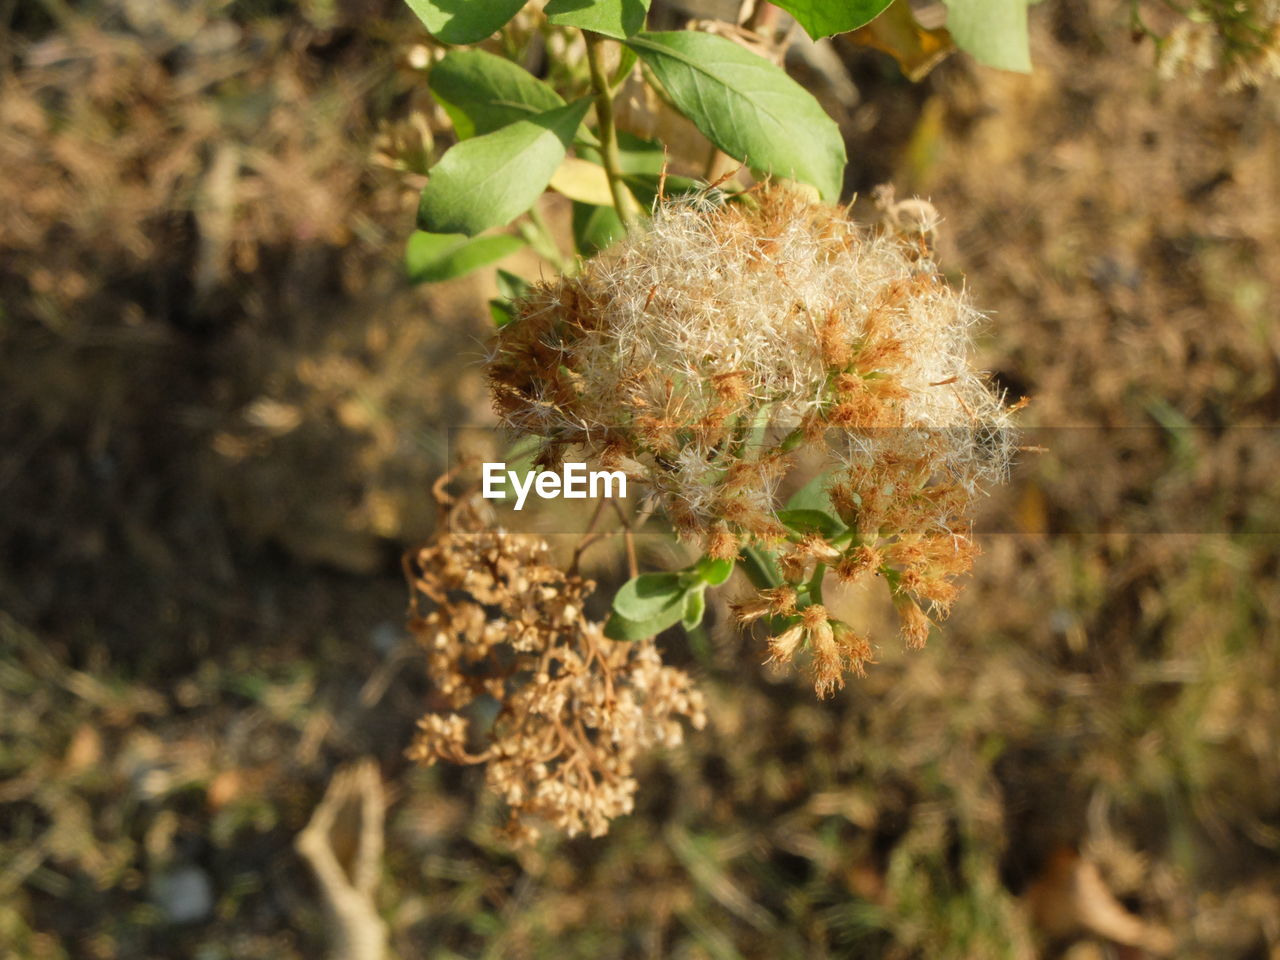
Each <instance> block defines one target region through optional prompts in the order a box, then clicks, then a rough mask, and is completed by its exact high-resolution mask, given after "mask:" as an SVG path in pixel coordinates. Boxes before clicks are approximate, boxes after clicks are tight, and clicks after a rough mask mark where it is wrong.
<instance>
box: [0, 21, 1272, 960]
mask: <svg viewBox="0 0 1280 960" xmlns="http://www.w3.org/2000/svg"><path fill="white" fill-rule="evenodd" d="M654 8H655V14H654V15H655V17H667V18H668V20H667V21H666V22H672V23H674V22H678V21H679V19H680V18H681V17H682V16H684V15H685V13H687V12H689V11H680V10H675V9H673V8H672V7H671V6H670V5H669V4H667V5H663V4H661V3H658V2H656V0H655V4H654ZM692 12H694V13H698V12H702V13H706V12H707V11H697V10H695V11H692ZM1031 22H1032V53H1033V59H1034V61H1035V71H1034V73H1032V74H1031V75H1030V76H1020V75H1014V74H1005V73H1000V72H997V71H993V70H988V69H985V68H981V67H978V66H975V65H974V64H973V63H972V61H971V60H969V59H968V58H966V57H964V56H962V55H959V56H953V57H951V58H950V59H948V60H946V61H945V62H943V63H942V64H941V65H940V66H939V67H938V68H937V69H936V70H934V71H933V72H932V73H931V74H930V75H929V76H928V77H927V78H926V79H925V80H924V81H923V82H921V83H919V84H913V83H910V82H908V81H907V80H905V79H904V78H903V77H902V74H901V72H900V70H899V68H898V67H897V65H896V64H895V63H894V61H893V60H892V59H890V58H889V57H887V56H884V55H882V54H880V53H877V52H874V51H872V50H868V49H866V48H865V47H854V46H851V45H848V44H845V43H843V42H838V43H836V44H834V45H831V46H830V47H829V48H828V49H827V50H826V51H825V52H824V53H822V54H820V55H814V54H807V55H805V56H803V57H800V58H798V59H797V60H796V61H795V62H794V63H793V67H794V69H795V71H796V75H797V76H798V77H800V78H801V79H802V80H804V82H806V83H807V84H809V85H810V86H812V88H813V89H815V91H816V92H818V94H819V96H820V97H821V98H822V99H823V102H824V105H825V106H826V107H827V108H828V109H829V110H831V111H832V113H833V115H835V116H836V118H837V119H838V120H839V121H840V123H841V125H842V128H843V130H844V133H845V136H846V139H847V143H848V147H849V156H850V165H849V173H848V182H847V185H846V186H847V192H848V193H849V194H850V195H851V194H852V193H853V192H855V191H857V192H860V193H862V194H863V195H866V194H868V193H869V191H870V190H871V188H873V187H874V186H876V185H877V184H880V183H885V182H888V183H892V184H893V185H894V186H895V187H896V189H897V192H898V195H899V196H906V195H910V194H912V193H918V194H920V195H922V196H928V197H930V198H931V199H932V201H933V202H934V204H935V205H936V206H937V208H938V209H939V211H940V212H941V214H942V216H943V218H944V222H943V225H942V228H941V232H940V249H941V261H942V263H943V265H944V267H945V269H946V270H948V272H950V273H952V274H953V275H954V277H955V279H956V281H957V282H961V281H962V278H963V282H964V283H965V284H966V285H967V287H968V289H969V290H970V292H971V295H972V297H973V299H974V301H975V302H976V303H977V304H978V305H979V306H980V307H982V308H983V309H985V310H986V311H987V312H988V313H989V314H990V316H991V322H990V324H989V325H988V327H987V329H986V331H985V334H984V339H983V342H982V355H981V358H980V359H981V363H982V365H983V366H984V367H985V368H987V369H989V370H991V371H992V372H993V373H994V375H995V376H996V377H997V378H998V379H999V380H1000V382H1001V383H1003V384H1004V385H1005V386H1006V387H1007V388H1008V389H1009V390H1010V392H1011V394H1012V395H1013V396H1015V397H1016V396H1019V395H1023V394H1025V395H1027V396H1029V397H1031V398H1032V403H1031V405H1030V406H1029V407H1028V408H1027V410H1026V411H1025V412H1024V414H1023V417H1024V421H1025V422H1026V423H1027V424H1028V426H1029V427H1030V428H1031V430H1030V434H1029V436H1030V437H1031V438H1032V441H1031V442H1034V443H1037V444H1039V445H1041V446H1044V447H1046V448H1047V452H1044V453H1039V454H1030V453H1029V454H1027V455H1026V456H1025V457H1024V459H1023V463H1022V465H1021V466H1020V467H1019V469H1018V472H1017V476H1016V477H1015V481H1014V483H1013V484H1011V485H1010V487H1009V488H1008V489H1006V490H1004V491H1002V492H1001V493H1000V494H999V495H998V496H997V497H996V498H995V499H993V501H992V503H991V505H990V507H989V510H988V514H987V516H986V517H985V518H984V525H985V528H986V529H989V530H990V531H992V532H990V533H989V534H987V535H985V536H984V537H983V538H982V545H983V547H984V550H985V556H983V557H982V558H980V560H979V562H978V564H977V567H976V569H975V572H974V574H973V575H972V577H970V578H969V585H968V588H967V590H966V591H965V593H964V594H963V595H962V598H961V600H960V602H959V603H958V604H957V608H956V612H955V614H954V615H953V617H952V619H951V620H950V621H949V622H948V623H947V624H946V625H945V627H944V629H943V631H942V632H941V633H940V634H939V635H935V637H934V638H933V639H932V640H931V642H930V645H929V647H928V649H926V650H924V651H921V652H906V651H902V650H899V649H898V648H897V646H896V644H894V643H886V644H885V646H884V648H883V650H882V652H881V656H880V662H879V664H878V665H876V666H875V667H874V669H872V671H871V673H870V676H869V677H868V678H867V679H866V680H863V681H857V682H855V683H853V684H852V685H851V686H850V687H849V688H847V689H846V690H844V691H843V692H841V693H840V694H839V695H837V696H836V697H835V698H834V699H833V700H829V701H825V702H819V701H816V700H815V699H814V697H813V693H812V687H811V685H810V684H808V683H806V682H805V681H804V680H803V679H800V680H796V679H794V678H791V677H787V676H776V675H771V674H768V673H767V672H765V671H763V670H761V669H760V667H759V663H760V661H761V660H762V659H763V653H762V650H761V644H760V642H759V640H757V639H752V638H751V637H749V636H742V635H740V634H739V633H738V632H737V631H736V630H734V629H732V628H730V627H728V626H727V625H725V623H724V619H725V618H724V615H723V610H722V609H721V610H720V611H713V613H712V616H713V618H715V619H717V620H718V623H719V626H718V627H717V628H716V629H713V631H712V632H711V636H710V640H709V642H708V643H707V644H704V645H690V644H689V643H687V642H686V641H685V640H684V639H683V638H682V637H681V636H678V635H677V636H672V637H669V638H667V642H666V643H665V644H664V646H665V648H666V649H667V651H668V653H669V657H670V659H671V660H672V662H675V663H677V664H680V665H682V666H684V667H685V668H686V669H689V670H690V671H692V672H694V673H695V674H696V675H697V676H698V678H699V680H700V682H701V684H702V686H703V688H704V689H705V690H706V692H707V694H708V697H709V698H710V701H711V709H710V711H709V712H710V724H709V727H708V729H707V730H705V731H703V732H701V733H693V734H691V735H690V736H689V738H688V743H687V745H686V747H685V748H684V749H683V750H682V751H680V752H678V753H675V754H669V755H662V756H657V757H654V758H651V759H650V760H648V761H647V762H646V763H645V764H644V765H643V766H642V768H641V773H640V780H641V786H640V791H639V796H638V806H637V810H636V813H635V814H634V815H633V816H631V817H627V818H623V819H620V820H619V821H617V822H616V823H615V824H614V826H613V829H612V831H611V833H610V834H609V835H608V836H607V837H605V838H603V839H600V840H590V839H585V838H578V839H575V840H572V841H560V842H548V843H546V844H544V845H543V846H540V847H538V848H536V849H532V850H526V851H523V852H512V851H511V850H509V849H508V848H506V847H505V846H504V845H503V844H502V842H501V840H500V837H499V835H498V829H497V828H498V827H499V826H500V825H501V823H502V813H501V810H500V809H498V808H497V806H496V805H495V804H494V802H493V801H492V800H491V798H490V797H489V795H488V794H487V793H485V791H484V790H483V786H482V776H483V774H482V772H481V771H479V770H474V769H467V770H460V769H452V768H432V769H426V770H424V769H417V768H415V767H413V766H412V765H411V764H409V763H408V762H407V761H406V760H405V759H404V758H403V751H404V749H405V747H406V746H407V745H408V743H409V740H410V738H411V736H412V732H413V729H414V721H415V720H416V718H417V717H418V716H419V715H420V714H421V713H422V712H423V710H424V709H425V706H426V704H427V700H428V692H429V683H428V680H427V678H426V676H425V673H424V669H423V662H422V659H421V657H420V656H419V655H418V654H417V652H416V651H415V648H414V646H413V644H412V642H411V641H410V640H409V639H408V637H407V634H406V632H405V630H404V626H403V622H404V609H405V604H406V601H407V590H406V587H405V584H404V579H403V575H402V572H401V557H402V555H403V553H404V552H405V551H406V550H407V549H410V548H412V547H413V546H415V545H416V544H419V543H421V542H422V541H423V540H424V539H425V538H426V537H427V536H428V535H429V533H430V531H431V528H432V524H433V518H434V513H435V507H434V504H433V501H432V498H431V494H430V485H431V483H432V481H433V480H434V479H435V478H436V477H437V476H438V475H439V473H440V472H441V471H442V470H443V469H444V468H445V462H446V458H447V453H446V444H445V439H444V436H445V435H444V431H445V429H446V427H458V426H469V425H470V426H483V425H486V424H488V423H490V422H491V417H490V413H489V405H488V400H487V396H486V392H485V389H484V384H483V382H482V378H481V375H480V373H479V369H478V360H479V359H480V357H481V354H482V351H483V346H482V345H483V341H484V337H485V335H486V329H487V326H488V324H489V322H490V321H489V316H488V308H487V306H486V304H485V300H486V299H487V298H488V297H491V296H493V295H494V293H495V290H494V288H493V281H492V278H491V276H490V274H488V273H481V274H477V275H474V276H473V277H467V278H463V279H461V280H458V281H453V282H451V283H449V284H444V285H440V286H434V287H416V288H415V287H413V286H411V285H410V284H409V283H408V282H407V280H406V279H405V276H404V271H403V266H402V262H403V253H402V251H403V244H404V241H405V239H406V237H407V236H408V234H409V232H410V231H411V230H412V228H413V218H414V210H415V207H416V199H417V197H416V194H417V190H418V188H419V187H420V186H421V184H422V182H423V181H422V177H421V176H420V173H421V169H422V168H423V162H422V161H423V158H424V157H426V156H429V155H430V153H431V151H432V150H433V149H435V150H438V149H440V148H441V146H442V145H447V143H448V142H450V137H451V134H450V133H449V132H448V130H447V126H446V125H443V124H442V122H441V118H442V114H441V113H440V111H439V110H438V108H436V107H435V105H434V104H433V103H432V102H431V100H430V96H429V94H428V93H427V90H426V84H425V72H424V68H425V67H427V66H428V65H429V63H430V61H431V50H430V47H429V39H428V38H427V36H426V34H425V32H424V31H423V30H422V28H421V26H420V25H419V24H418V22H417V21H416V20H415V19H414V18H413V16H412V15H411V14H410V13H409V12H408V11H407V9H405V8H403V7H402V4H400V3H398V2H395V0H300V2H297V3H287V2H283V0H117V2H105V0H83V2H71V0H0V957H4V958H9V957H14V958H23V960H26V958H31V960H36V958H39V960H45V958H85V960H111V958H122V960H126V958H128V960H132V958H189V957H190V958H198V960H221V958H237V960H239V958H255V960H256V958H264V960H265V958H272V960H294V958H311V957H321V956H324V955H325V953H326V949H327V947H328V946H330V945H331V941H330V939H329V935H328V934H326V932H325V931H326V926H325V923H326V919H327V915H328V914H329V913H330V912H331V911H330V908H329V907H327V906H326V901H325V900H324V897H323V891H322V890H321V888H320V886H318V884H317V881H316V879H315V877H314V876H313V875H312V873H311V872H310V871H309V870H308V868H307V866H306V864H305V863H304V861H303V860H302V859H301V858H300V857H299V855H298V853H296V852H295V847H294V842H295V837H297V836H298V834H299V833H300V831H302V830H303V828H304V827H305V826H306V825H307V823H308V821H309V819H310V818H311V816H312V813H313V811H314V810H315V808H316V806H317V804H318V803H319V802H320V801H321V798H322V796H323V795H324V794H325V790H326V788H327V787H328V786H329V785H330V784H331V782H332V781H333V778H334V774H335V771H337V770H339V769H340V768H342V767H344V765H347V764H349V763H353V762H355V761H359V760H364V761H365V762H366V764H368V762H369V761H372V764H373V767H372V768H370V767H369V766H367V765H366V766H365V767H363V768H361V769H363V770H369V769H374V770H376V775H375V776H374V777H373V778H372V780H371V781H369V782H372V783H374V784H380V785H381V786H380V791H379V792H380V793H381V798H380V802H379V804H378V806H379V809H380V808H381V804H382V803H385V809H386V813H385V826H384V825H383V824H382V823H381V822H380V821H379V818H376V817H375V818H374V821H376V822H373V824H372V826H370V825H369V824H368V823H366V824H365V826H366V827H367V828H368V829H372V830H375V831H384V834H385V846H386V851H385V855H383V856H382V857H381V858H380V860H378V861H377V863H376V871H377V892H376V898H375V900H374V903H375V906H376V910H377V913H378V915H380V917H381V919H382V921H383V922H384V923H385V925H386V929H387V931H388V942H389V944H390V951H391V954H392V955H394V956H398V957H402V958H406V960H407V958H417V957H432V958H458V957H466V958H506V957H512V958H524V957H530V958H534V957H556V958H571V957H582V958H614V957H617V958H622V957H628V958H629V957H645V958H650V957H651V958H666V957H673V958H690V960H692V958H711V960H736V958H755V957H771V958H772V957H784V958H791V957H796V958H824V957H868V958H917V957H919V958H1003V957H1009V958H1039V957H1046V958H1047V957H1059V956H1071V957H1073V958H1076V960H1091V958H1093V960H1098V958H1120V957H1130V958H1132V957H1142V956H1179V957H1214V958H1217V957H1221V958H1234V960H1276V958H1280V636H1278V635H1277V628H1276V615H1277V612H1278V610H1277V607H1278V605H1280V575H1278V571H1277V566H1278V561H1280V539H1277V536H1276V534H1277V533H1278V532H1280V480H1278V479H1277V471H1278V470H1280V457H1278V456H1277V452H1278V451H1277V444H1276V439H1275V438H1276V433H1275V429H1274V425H1275V424H1276V422H1277V420H1278V419H1280V384H1278V383H1277V377H1278V376H1280V330H1278V329H1277V326H1276V324H1275V322H1274V320H1275V317H1276V314H1277V308H1278V307H1280V295H1278V294H1277V278H1280V96H1278V95H1277V90H1276V88H1275V86H1274V85H1273V86H1272V87H1271V88H1270V89H1266V88H1264V89H1262V90H1243V91H1238V92H1231V93H1226V92H1223V91H1221V90H1220V89H1218V88H1217V87H1215V86H1214V85H1213V84H1212V82H1209V81H1205V80H1197V79H1185V80H1169V79H1162V78H1161V76H1160V75H1159V73H1158V71H1157V69H1156V67H1155V65H1154V59H1153V53H1152V49H1151V46H1150V44H1149V43H1142V44H1135V42H1134V40H1133V38H1132V36H1131V32H1130V23H1129V6H1128V4H1123V3H1113V2H1110V0H1044V2H1042V3H1040V4H1039V5H1037V6H1035V7H1033V8H1032V12H1031ZM815 64H817V66H816V67H815ZM806 70H808V71H810V72H809V73H808V74H806V73H805V71H806ZM815 70H816V73H815V72H813V71H815ZM436 140H439V143H435V141H436ZM433 144H434V146H433ZM545 213H546V215H547V217H548V219H549V220H551V221H552V222H553V223H556V224H561V225H563V224H564V223H565V222H566V221H567V214H566V212H565V210H563V209H561V208H560V207H559V206H558V205H557V204H556V203H555V202H553V201H548V202H547V204H546V210H545ZM513 263H515V264H516V266H515V267H512V269H516V270H517V271H518V272H521V271H522V272H525V274H526V275H528V276H536V275H537V271H538V270H539V269H540V267H539V265H538V262H537V261H536V260H534V259H532V258H530V259H529V260H528V261H527V262H525V261H513ZM1268 428H1270V429H1268ZM656 559H657V561H658V562H662V558H661V557H657V558H656ZM595 562H596V565H597V569H596V570H595V571H594V574H595V575H596V576H598V577H599V578H600V579H602V580H603V581H605V582H606V584H608V583H609V582H617V581H619V580H620V579H621V578H623V577H624V576H625V574H624V572H623V571H624V566H623V564H622V562H621V560H620V559H618V558H617V557H611V556H608V555H607V554H605V553H601V554H600V555H599V556H598V557H597V559H596V561H595ZM877 611H879V608H878V607H877V608H875V609H874V610H872V611H871V613H869V615H870V616H882V615H885V614H886V613H887V611H879V612H877ZM675 633H676V634H678V633H679V631H675ZM366 780H369V778H366ZM353 956H354V954H353Z"/></svg>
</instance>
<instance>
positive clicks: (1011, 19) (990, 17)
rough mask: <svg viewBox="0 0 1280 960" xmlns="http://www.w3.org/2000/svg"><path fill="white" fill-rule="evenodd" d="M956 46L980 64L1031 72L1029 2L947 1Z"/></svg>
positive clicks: (949, 26) (1019, 0)
mask: <svg viewBox="0 0 1280 960" xmlns="http://www.w3.org/2000/svg"><path fill="white" fill-rule="evenodd" d="M943 2H944V3H945V4H946V6H947V29H948V30H949V31H950V32H951V38H952V39H953V40H955V42H956V46H957V47H959V48H960V49H961V50H964V51H965V52H966V53H968V54H970V55H971V56H972V57H973V58H974V59H975V60H977V61H978V62H979V63H985V64H986V65H987V66H989V67H998V68H999V69H1001V70H1014V71H1017V72H1018V73H1030V72H1031V46H1030V44H1029V42H1028V39H1027V0H943Z"/></svg>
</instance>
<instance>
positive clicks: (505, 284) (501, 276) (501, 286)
mask: <svg viewBox="0 0 1280 960" xmlns="http://www.w3.org/2000/svg"><path fill="white" fill-rule="evenodd" d="M497 282H498V293H500V294H502V295H503V296H504V297H506V298H507V299H508V300H519V299H520V298H521V297H523V296H524V295H525V294H526V293H528V292H529V281H528V280H526V279H525V278H524V277H521V276H517V275H516V274H514V273H512V272H511V271H509V270H499V271H498V276H497Z"/></svg>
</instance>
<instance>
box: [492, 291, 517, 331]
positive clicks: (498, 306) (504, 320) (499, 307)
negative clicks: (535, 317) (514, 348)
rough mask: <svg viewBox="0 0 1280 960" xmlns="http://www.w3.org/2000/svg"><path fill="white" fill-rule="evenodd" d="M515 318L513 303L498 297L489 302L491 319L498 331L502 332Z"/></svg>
mask: <svg viewBox="0 0 1280 960" xmlns="http://www.w3.org/2000/svg"><path fill="white" fill-rule="evenodd" d="M515 318H516V312H515V311H514V310H512V309H511V301H509V300H502V299H499V298H497V297H495V298H494V299H492V300H490V301H489V319H491V320H492V321H493V325H494V327H495V328H497V329H498V330H501V329H502V328H503V327H505V326H506V325H507V324H508V323H510V322H511V321H512V320H514V319H515Z"/></svg>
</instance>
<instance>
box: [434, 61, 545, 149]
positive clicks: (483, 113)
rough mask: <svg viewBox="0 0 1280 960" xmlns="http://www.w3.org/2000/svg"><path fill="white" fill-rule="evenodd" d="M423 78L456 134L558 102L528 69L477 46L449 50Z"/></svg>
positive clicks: (486, 129)
mask: <svg viewBox="0 0 1280 960" xmlns="http://www.w3.org/2000/svg"><path fill="white" fill-rule="evenodd" d="M427 83H428V85H429V86H430V87H431V93H432V95H433V96H434V97H435V98H436V99H437V100H438V101H440V105H441V106H442V107H444V111H445V113H447V114H448V115H449V119H450V120H452V121H453V128H454V130H455V131H457V134H458V139H459V140H466V139H467V138H468V137H474V136H478V135H481V134H485V133H492V132H493V131H494V130H498V129H500V128H502V127H505V126H506V125H507V124H509V123H513V122H514V121H516V120H527V119H529V118H530V117H533V116H535V115H537V114H539V113H543V112H545V111H547V110H554V109H555V108H556V107H562V106H564V100H563V99H562V98H561V96H560V94H558V93H556V92H555V91H554V90H552V89H551V87H550V86H548V85H547V84H545V83H543V82H542V81H541V80H539V79H538V78H537V77H535V76H533V74H531V73H529V71H528V70H525V69H524V68H523V67H520V66H518V65H516V64H514V63H512V62H511V61H510V60H504V59H503V58H502V57H495V56H494V55H493V54H492V53H485V52H484V51H482V50H450V51H449V52H448V53H447V54H445V56H444V59H442V60H441V61H440V62H439V63H437V64H436V65H435V66H434V67H432V68H431V76H430V78H429V79H428V81H427Z"/></svg>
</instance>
